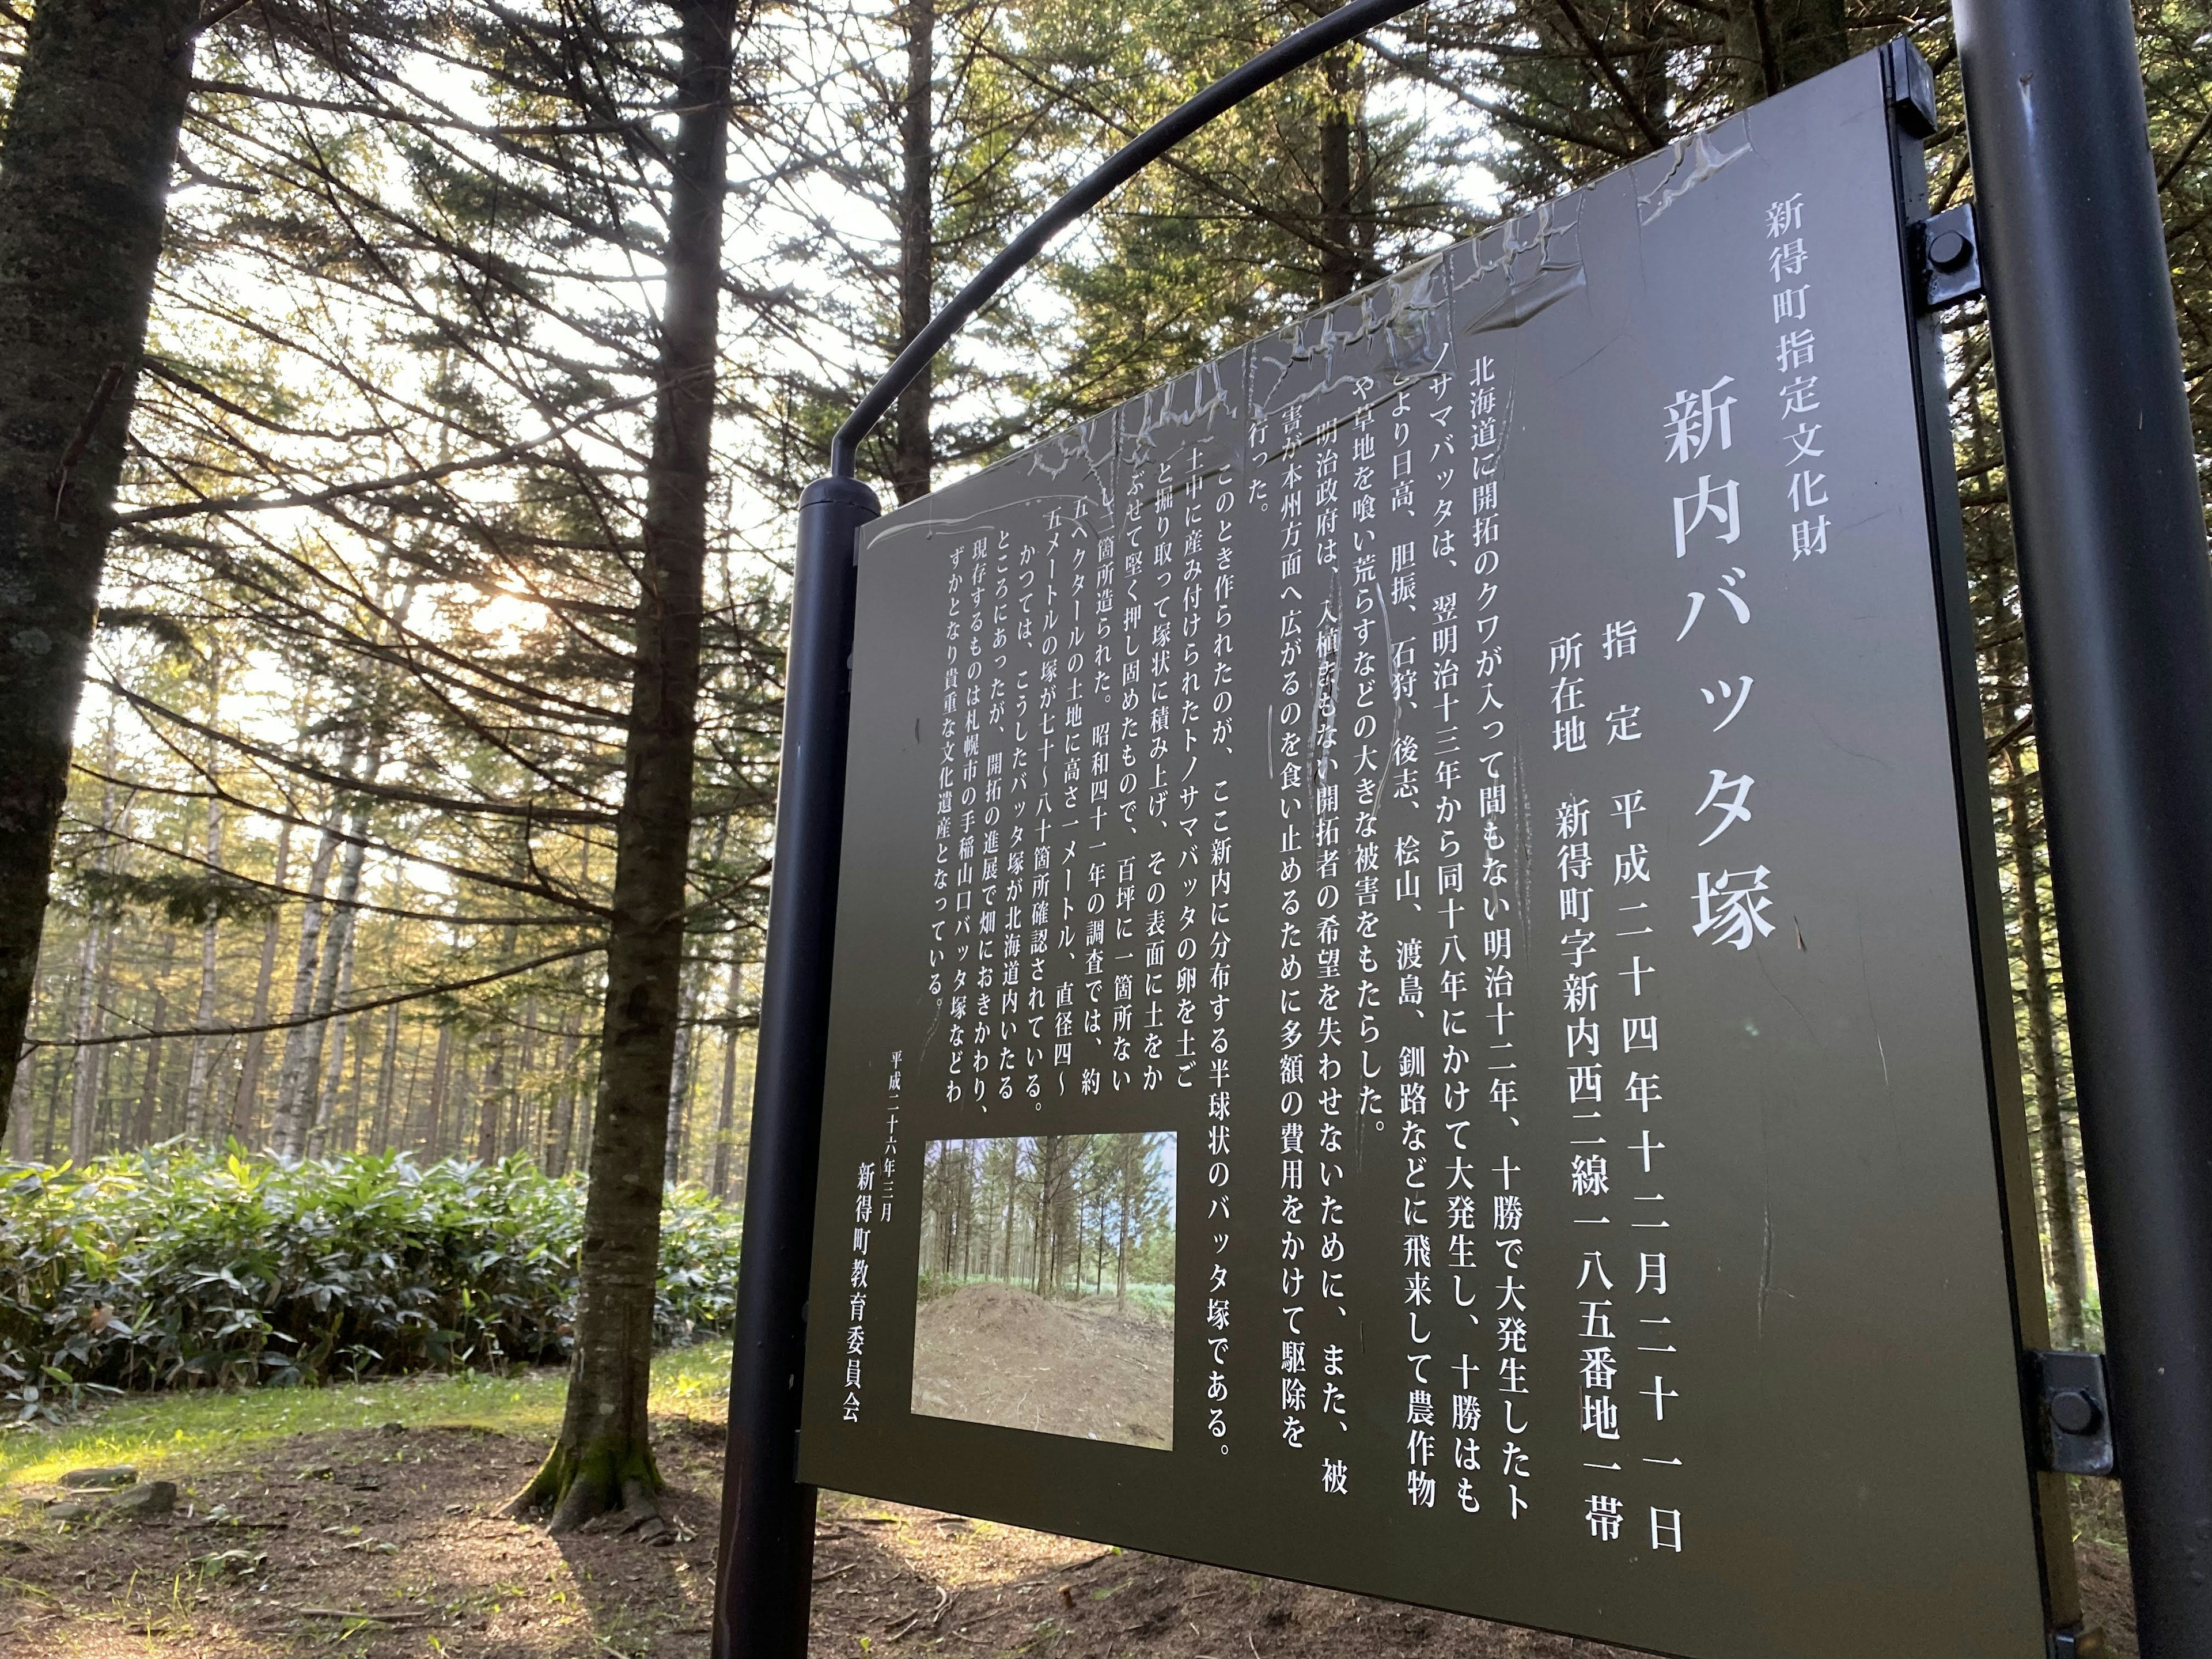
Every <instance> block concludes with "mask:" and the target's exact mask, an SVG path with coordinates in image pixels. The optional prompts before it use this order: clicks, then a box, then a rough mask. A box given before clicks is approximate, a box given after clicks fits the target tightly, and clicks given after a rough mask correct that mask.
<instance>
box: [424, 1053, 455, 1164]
mask: <svg viewBox="0 0 2212 1659" xmlns="http://www.w3.org/2000/svg"><path fill="white" fill-rule="evenodd" d="M452 1086H453V1022H452V1021H451V1020H443V1019H441V1020H440V1021H439V1022H438V1054H437V1058H436V1059H435V1060H433V1061H432V1062H431V1065H430V1104H429V1112H428V1118H427V1120H426V1121H424V1123H423V1125H422V1161H423V1162H424V1163H425V1164H435V1163H436V1162H437V1161H438V1128H439V1120H440V1119H441V1117H443V1116H444V1115H445V1109H446V1095H447V1091H449V1090H450V1089H451V1088H452Z"/></svg>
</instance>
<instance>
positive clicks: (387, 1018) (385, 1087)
mask: <svg viewBox="0 0 2212 1659" xmlns="http://www.w3.org/2000/svg"><path fill="white" fill-rule="evenodd" d="M398 1065H399V1005H398V1003H396V1002H395V1003H393V1004H392V1006H390V1007H389V1008H386V1010H385V1011H384V1051H383V1053H382V1054H380V1055H379V1056H378V1058H377V1061H376V1127H375V1128H374V1129H373V1130H372V1131H371V1132H370V1135H369V1143H368V1150H369V1151H370V1152H374V1153H377V1154H379V1155H381V1154H383V1153H385V1152H390V1151H391V1150H392V1090H393V1088H394V1087H395V1086H396V1085H398V1081H399V1077H398Z"/></svg>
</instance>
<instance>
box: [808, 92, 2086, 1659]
mask: <svg viewBox="0 0 2212 1659" xmlns="http://www.w3.org/2000/svg"><path fill="white" fill-rule="evenodd" d="M1906 64H1907V59H1906V58H1905V54H1904V53H1903V52H1901V51H1900V50H1893V51H1892V52H1887V53H1883V54H1874V55H1869V56H1868V57H1866V58H1860V59H1857V60H1855V61H1854V62H1852V63H1850V64H1846V65H1844V67H1842V68H1840V69H1838V70H1835V71H1833V72H1832V73H1831V74H1828V75H1826V76H1822V77H1820V78H1819V79H1818V80H1815V81H1814V82H1808V84H1806V85H1805V86H1803V87H1801V88H1796V89H1795V90H1793V91H1791V92H1790V93H1789V94H1785V95H1784V96H1782V97H1780V98H1778V99H1775V100H1771V101H1770V102H1767V103H1765V104H1762V105H1759V106H1757V107H1755V108H1754V109H1753V110H1751V111H1750V112H1747V114H1746V115H1744V116H1741V117H1739V118H1734V119H1731V120H1729V121H1728V122H1726V123H1724V124H1723V125H1720V126H1719V127H1717V128H1715V129H1713V130H1711V131H1707V132H1705V133H1703V134H1700V135H1699V136H1698V137H1694V138H1692V139H1689V140H1686V141H1685V142H1683V143H1680V144H1678V145H1676V146H1675V147H1674V149H1672V150H1670V151H1668V152H1667V153H1665V154H1663V155H1656V156H1654V157H1651V158H1650V159H1647V160H1645V161H1641V162H1639V163H1638V164H1636V165H1635V166H1633V167H1629V168H1627V169H1626V170H1624V171H1622V172H1620V173H1616V174H1614V175H1613V176H1611V177H1609V178H1607V179H1604V180H1602V181H1601V182H1599V183H1597V184H1595V185H1592V186H1590V187H1589V188H1587V189H1585V190H1583V191H1577V192H1576V193H1575V194H1573V195H1571V196H1568V197H1564V198H1562V199H1560V200H1559V201H1558V202H1555V203H1553V204H1551V205H1549V206H1547V207H1546V208H1544V209H1542V210H1540V211H1538V212H1536V213H1534V214H1532V215H1530V216H1526V217H1523V218H1521V219H1518V220H1516V221H1515V222H1511V223H1510V224H1508V225H1505V226H1504V227H1502V228H1498V229H1497V230H1494V231H1492V232H1490V233H1488V234H1485V235H1484V236H1482V237H1480V238H1479V239H1476V240H1473V241H1470V242H1467V243H1464V244H1462V245H1460V246H1455V247H1453V248H1451V249H1449V250H1448V251H1446V252H1443V253H1440V254H1438V255H1437V256H1435V257H1433V258H1429V259H1426V260H1424V261H1423V262H1421V263H1420V264H1417V265H1415V266H1413V267H1412V268H1411V269H1409V270H1406V271H1404V272H1402V273H1401V274H1400V275H1399V276H1396V277H1395V278H1394V279H1393V280H1391V281H1389V282H1388V283H1383V284H1382V285H1380V286H1378V287H1376V288H1374V289H1370V290H1367V291H1365V292H1364V293H1361V294H1358V295H1354V296H1352V298H1351V299H1349V300H1347V301H1345V302H1343V303H1342V304H1340V305H1339V306H1336V307H1334V308H1332V309H1330V310H1328V311H1326V312H1323V313H1321V314H1319V315H1316V316H1314V317H1312V318H1310V319H1306V320H1304V321H1303V322H1300V323H1298V324H1297V325H1294V326H1291V327H1288V328H1285V329H1284V330H1283V331H1280V332H1279V333H1276V334H1274V335H1272V336H1270V337H1267V338H1265V339H1262V340H1260V341H1257V342H1255V343H1252V344H1250V345H1248V346H1246V347H1243V348H1242V349H1237V350H1236V351H1233V352H1231V353H1230V354H1228V355H1227V356H1224V357H1222V358H1220V359H1218V361H1216V362H1211V363H1209V364H1207V365H1206V366H1205V367H1204V368H1200V369H1199V370H1197V371H1195V372H1194V373H1192V374H1187V375H1185V376H1183V377H1182V378H1181V379H1178V380H1175V381H1173V382H1171V383H1170V384H1168V385H1166V386H1162V387H1160V388H1158V390H1156V391H1155V392H1152V393H1149V394H1147V395H1146V396H1145V397H1143V398H1138V399H1135V400H1133V401H1131V402H1130V403H1128V404H1124V405H1123V406H1121V408H1119V409H1116V410H1113V411H1111V412H1110V413H1109V414H1106V415H1103V416H1099V417H1098V418H1097V419H1095V420H1092V421H1090V422H1085V423H1083V424H1081V425H1079V426H1077V427H1074V428H1070V429H1068V430H1066V431H1065V432H1063V433H1061V434H1060V435H1056V436H1054V437H1052V438H1049V439H1047V440H1045V441H1042V442H1040V443H1039V444H1037V445H1036V447H1032V448H1030V449H1028V450H1025V451H1024V452H1023V453H1019V454H1017V455H1015V456H1014V457H1012V459H1008V460H1006V461H1005V462H1003V463H1001V464H1000V465H996V466H994V467H991V468H989V469H988V470H987V471H981V472H980V473H977V474H975V476H973V477H968V478H966V479H963V480H962V481H960V482H958V483H954V484H952V485H950V486H948V487H947V488H945V489H941V490H939V491H938V492H936V493H935V494H934V495H930V496H928V497H927V499H925V500H922V501H917V502H915V503H913V504H911V505H908V506H907V507H902V508H901V509H899V510H898V511H896V512H894V513H890V514H889V515H887V516H885V517H884V519H882V520H879V521H878V522H877V523H876V524H874V525H872V526H870V527H869V528H868V529H867V530H866V531H865V532H863V534H862V537H861V539H860V554H859V560H860V571H859V599H858V614H857V623H856V635H855V641H856V642H855V647H854V656H853V702H852V728H851V758H850V764H849V774H848V798H847V799H848V804H847V812H846V823H845V831H844V845H843V854H842V886H841V890H840V901H839V917H838V924H837V933H836V978H835V989H834V1000H833V1014H832V1031H831V1043H830V1058H829V1083H828V1089H827V1095H826V1099H825V1110H824V1121H823V1140H822V1157H821V1165H820V1169H821V1175H820V1187H819V1200H818V1209H817V1233H816V1241H815V1248H814V1266H813V1279H812V1291H811V1301H810V1327H809V1339H808V1344H807V1349H808V1360H807V1376H806V1379H805V1396H806V1397H805V1427H804V1431H803V1436H802V1445H801V1474H802V1477H803V1478H804V1479H805V1480H808V1481H811V1482H814V1483H817V1484H820V1485H823V1486H834V1487H838V1488H842V1489H845V1490H848V1491H856V1492H867V1493H872V1494H876V1495H880V1496H884V1497H887V1498H902V1499H907V1500H910V1501H914V1502H917V1503H923V1504H933V1505H937V1506H940V1507H944V1508H948V1509H952V1510H961V1511H964V1512H967V1513H972V1514H976V1515H982V1516H995V1517H999V1518H1001V1519H1004V1520H1007V1521H1011V1522H1020V1523H1023V1524H1026V1525H1030V1526H1036V1527H1042V1528H1050V1529H1053V1530H1056V1531H1060V1532H1065V1533H1070V1534H1077V1535H1079V1536H1083V1537H1086V1538H1093V1539H1098V1540H1102V1541H1109V1542H1116V1543H1121V1544H1126V1545H1130V1546H1133V1547H1143V1548H1146V1549H1150V1550H1156V1551H1161V1552H1164V1553H1171V1554H1176V1555H1182V1556H1187V1557H1191V1558H1195V1559H1205V1560H1211V1561H1218V1562H1223V1563H1226V1564H1230V1565H1236V1566H1239V1567H1243V1568H1247V1569H1250V1570H1252V1571H1261V1572H1266V1573H1271V1574H1276V1575H1280V1576H1284V1577H1293V1578H1298V1579H1304V1580H1309V1581H1311V1582H1315V1583H1325V1584H1333V1585H1338V1586H1342V1587H1345V1588H1348V1589H1357V1590H1361V1591H1365V1592H1370V1593H1374V1594H1379V1595H1389V1596H1393V1597H1396V1598H1400V1599H1402V1600H1406V1601H1418V1602H1424V1603H1427V1604H1430V1605H1433V1606H1437V1607H1449V1608H1455V1609H1459V1610H1462V1611H1467V1612H1472V1613H1482V1614H1485V1615H1487V1616H1490V1617H1494V1618H1499V1619H1504V1620H1513V1621H1516V1622H1519V1623H1522V1624H1527V1625H1532V1626H1545V1627H1548V1628H1552V1629H1556V1630H1562V1631H1569V1632H1575V1633H1577V1634H1581V1635H1585V1636H1590V1637H1595V1638H1605V1639H1608V1640H1613V1641H1620V1642H1624V1643H1627V1644H1633V1645H1638V1646H1643V1647H1647V1648H1653V1649H1657V1650H1664V1651H1669V1652H1675V1653H1681V1654H1686V1655H1699V1656H1707V1655H1710V1656H1746V1659H1749V1656H1760V1659H1765V1656H1773V1655H1779V1654H1788V1655H1796V1656H1826V1655H1835V1656H1843V1655H1847V1654H1848V1655H1857V1654H1858V1653H1861V1652H1863V1651H1864V1650H1866V1648H1867V1646H1868V1645H1869V1641H1870V1640H1872V1641H1878V1642H1881V1643H1882V1644H1885V1645H1887V1644H1888V1643H1889V1642H1890V1641H1891V1639H1892V1638H1890V1637H1888V1636H1880V1635H1874V1634H1872V1633H1870V1632H1869V1620H1879V1621H1880V1624H1881V1626H1882V1628H1883V1629H1884V1630H1887V1631H1888V1632H1899V1631H1902V1632H1910V1633H1911V1639H1910V1643H1909V1645H1910V1646H1911V1648H1912V1649H1913V1650H1916V1651H1925V1652H1929V1653H1942V1654H1945V1655H1947V1656H1984V1655H1988V1656H1998V1655H2002V1656H2009V1659H2028V1656H2031V1655H2036V1654H2040V1653H2041V1652H2043V1650H2044V1630H2045V1606H2044V1591H2043V1587H2042V1567H2041V1556H2042V1548H2041V1544H2040V1539H2041V1537H2042V1532H2041V1528H2042V1526H2043V1525H2044V1524H2045V1517H2043V1516H2041V1514H2040V1510H2039V1504H2040V1503H2041V1501H2042V1499H2043V1498H2044V1497H2045V1493H2044V1490H2043V1488H2042V1487H2041V1486H2039V1478H2038V1477H2036V1476H2034V1475H2033V1474H2032V1473H2031V1471H2030V1468H2029V1467H2028V1462H2027V1454H2026V1452H2025V1449H2024V1447H2025V1443H2026V1441H2025V1434H2024V1425H2023V1415H2022V1407H2021V1392H2020V1384H2019V1381H2018V1370H2017V1359H2016V1356H2017V1354H2018V1352H2019V1350H2020V1347H2021V1339H2022V1334H2023V1333H2022V1329H2021V1323H2020V1321H2021V1318H2022V1317H2023V1316H2022V1315H2021V1313H2020V1312H2019V1310H2018V1308H2017V1305H2016V1290H2017V1286H2016V1285H2015V1277H2016V1270H2017V1272H2019V1273H2026V1274H2027V1275H2028V1280H2027V1282H2028V1284H2029V1285H2030V1286H2031V1293H2033V1289H2032V1287H2033V1284H2034V1282H2035V1281H2034V1279H2033V1271H2034V1269H2033V1249H2034V1243H2033V1235H2032V1233H2030V1234H2028V1235H2027V1236H2026V1242H2025V1243H2022V1242H2021V1238H2022V1235H2021V1232H2020V1231H2019V1230H2020V1228H2021V1226H2023V1225H2027V1224H2026V1223H2024V1222H2022V1221H2021V1220H2019V1219H2018V1218H2015V1219H2014V1220H2013V1221H2012V1222H2011V1223H2010V1224H2009V1225H2008V1216H2007V1212H2006V1207H2005V1197H2004V1194H2005V1193H2006V1191H2007V1190H2008V1187H2009V1188H2010V1189H2011V1190H2014V1191H2015V1192H2017V1191H2021V1190H2024V1188H2021V1187H2020V1186H2019V1185H2018V1184H2017V1183H2018V1182H2019V1179H2020V1176H2019V1174H2018V1170H2019V1169H2020V1168H2021V1158H2022V1157H2023V1154H2022V1152H2021V1147H2020V1146H2019V1145H2018V1144H2017V1140H2016V1139H2015V1131H2014V1129H2013V1128H2012V1127H2011V1126H2012V1125H2013V1124H2014V1122H2015V1121H2016V1119H2017V1111H2016V1103H2017V1097H2016V1083H2015V1080H2014V1079H2013V1077H2012V1074H2011V1068H2012V1065H2013V1059H2012V1056H2013V1039H2012V1036H2011V1028H2010V1024H2009V1019H2010V1016H2009V1012H2008V1003H2007V1001H2006V998H2007V989H2006V981H2005V979H2004V976H2003V968H2002V954H2001V941H2000V940H1999V939H1998V938H1997V927H1998V914H1999V913H1998V910H1997V908H1996V906H1997V901H1996V889H1995V884H1994V879H1993V878H1992V876H1991V875H1990V867H1991V863H1990V858H1989V849H1988V845H1987V842H1988V829H1987V823H1986V799H1985V795H1984V789H1985V785H1984V781H1983V778H1984V768H1983V763H1982V761H1981V757H1980V755H1979V752H1978V750H1979V745H1980V744H1981V742H1982V738H1981V734H1980V731H1979V726H1978V720H1977V716H1976V714H1975V706H1974V702H1973V698H1972V667H1971V657H1970V653H1969V648H1968V641H1967V638H1966V611H1965V605H1966V600H1965V586H1964V578H1963V574H1962V568H1961V565H1960V558H1959V554H1958V546H1957V526H1956V505H1955V497H1954V483H1953V479H1952V477H1951V473H1950V461H1949V455H1948V441H1947V440H1946V439H1945V438H1944V437H1943V436H1942V425H1941V413H1940V411H1941V407H1942V380H1941V373H1940V360H1939V359H1938V357H1937V356H1936V353H1935V349H1934V345H1933V338H1932V332H1931V329H1930V325H1929V323H1928V321H1927V320H1926V319H1923V318H1922V317H1920V316H1919V315H1918V314H1917V306H1916V304H1915V301H1914V293H1915V284H1914V279H1913V274H1912V268H1911V258H1909V257H1908V240H1909V223H1910V221H1911V218H1912V217H1913V216H1916V215H1917V213H1919V212H1923V211H1924V205H1923V196H1924V184H1923V176H1922V173H1921V161H1920V151H1919V148H1918V145H1917V142H1915V141H1914V140H1913V139H1912V138H1911V137H1909V136H1908V135H1907V133H1906V132H1905V130H1904V129H1903V128H1902V127H1901V126H1900V123H1899V117H1898V112H1897V105H1898V97H1897V89H1896V88H1893V86H1891V85H1890V84H1889V82H1890V81H1891V80H1893V79H1894V78H1895V77H1897V76H1899V74H1901V73H1902V71H1903V69H1904V68H1905V65H1906ZM1914 66H1915V67H1917V65H1914ZM1931 408H1932V409H1933V410H1936V415H1935V416H1934V418H1933V420H1932V421H1931V420H1930V418H1929V416H1928V413H1927V411H1928V410H1929V409H1931ZM1962 751H1963V752H1964V758H1963V760H1962V759H1961V753H1962ZM1962 778H1963V779H1964V782H1963V784H1962V781H1961V780H1962ZM1993 1103H1995V1104H1994V1105H1993ZM2008 1163H2009V1164H2011V1165H2012V1167H2013V1170H2014V1174H2013V1176H2011V1178H2010V1180H2009V1181H2008V1178H2007V1173H2006V1166H2007V1164H2008ZM2027 1317H2031V1318H2039V1315H2036V1316H2027ZM2028 1334H2030V1335H2031V1336H2039V1330H2034V1329H2031V1330H2030V1331H2029V1332H2028ZM2060 1535H2061V1536H2062V1537H2063V1534H2060Z"/></svg>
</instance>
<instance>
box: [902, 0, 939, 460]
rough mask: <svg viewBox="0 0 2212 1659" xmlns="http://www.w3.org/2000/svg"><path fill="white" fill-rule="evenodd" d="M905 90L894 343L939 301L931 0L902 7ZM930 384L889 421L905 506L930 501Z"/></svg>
mask: <svg viewBox="0 0 2212 1659" xmlns="http://www.w3.org/2000/svg"><path fill="white" fill-rule="evenodd" d="M906 22H907V37H906V89H905V95H904V96H903V97H902V99H901V100H900V109H899V145H900V150H901V155H900V160H901V162H902V167H901V170H900V180H899V202H898V217H899V229H898V234H899V337H898V343H899V345H900V347H901V348H902V349H903V348H904V347H905V345H906V343H907V342H908V341H909V340H911V339H913V338H914V337H915V335H917V334H919V333H921V331H922V330H923V329H924V328H925V327H926V326H927V325H928V323H929V319H930V314H931V313H932V312H933V310H935V308H936V307H935V304H934V301H935V300H936V295H937V216H936V203H935V199H934V192H933V189H932V184H933V178H934V175H935V173H936V170H937V156H936V148H935V145H934V143H933V131H932V127H931V123H930V87H931V82H933V80H934V79H935V77H936V73H937V4H936V0H907V11H906ZM933 398H934V391H933V375H932V373H931V370H930V368H928V367H927V366H925V367H924V368H923V369H922V371H921V374H917V375H916V376H915V378H914V381H913V384H911V385H910V386H908V387H907V389H906V390H905V391H904V392H901V393H900V394H899V400H898V407H897V409H896V411H895V412H894V414H893V416H892V417H891V488H892V489H893V490H895V491H896V493H897V495H898V498H899V500H901V501H913V500H915V498H916V497H918V496H921V495H927V494H928V493H929V486H930V480H931V477H932V475H933V472H934V471H935V470H936V469H935V461H936V456H935V453H934V451H933V445H932V443H931V441H930V430H929V414H930V405H931V403H932V402H933Z"/></svg>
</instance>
